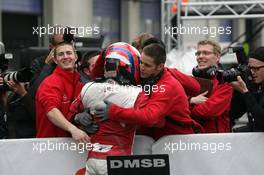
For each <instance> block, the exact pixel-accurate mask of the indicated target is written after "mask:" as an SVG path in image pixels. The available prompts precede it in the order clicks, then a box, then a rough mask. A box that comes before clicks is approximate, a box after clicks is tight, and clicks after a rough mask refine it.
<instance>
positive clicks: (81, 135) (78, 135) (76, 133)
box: [69, 126, 90, 143]
mask: <svg viewBox="0 0 264 175" xmlns="http://www.w3.org/2000/svg"><path fill="white" fill-rule="evenodd" d="M69 131H70V133H71V135H72V138H73V139H74V140H76V141H78V142H83V143H89V142H90V137H89V136H88V135H87V134H86V133H85V132H84V131H82V130H80V129H78V128H77V127H75V126H73V127H72V128H70V129H69Z"/></svg>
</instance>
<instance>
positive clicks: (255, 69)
mask: <svg viewBox="0 0 264 175" xmlns="http://www.w3.org/2000/svg"><path fill="white" fill-rule="evenodd" d="M263 67H264V65H262V66H248V68H249V69H250V70H252V71H254V72H257V71H259V69H261V68H263Z"/></svg>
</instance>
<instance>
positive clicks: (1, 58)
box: [0, 42, 33, 90]
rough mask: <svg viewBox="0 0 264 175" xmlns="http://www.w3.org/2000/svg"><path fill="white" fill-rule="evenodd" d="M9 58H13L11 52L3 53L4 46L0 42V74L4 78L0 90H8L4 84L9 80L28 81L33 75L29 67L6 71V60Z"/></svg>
mask: <svg viewBox="0 0 264 175" xmlns="http://www.w3.org/2000/svg"><path fill="white" fill-rule="evenodd" d="M10 59H13V54H11V53H5V46H4V44H3V43H2V42H0V76H1V77H3V79H4V85H3V86H1V87H0V90H9V88H8V86H7V84H6V82H7V81H9V80H13V81H15V82H29V81H30V80H31V78H32V76H33V74H32V72H31V69H30V68H23V69H21V70H18V71H14V72H8V71H7V69H8V62H9V60H10Z"/></svg>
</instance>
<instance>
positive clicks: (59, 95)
mask: <svg viewBox="0 0 264 175" xmlns="http://www.w3.org/2000/svg"><path fill="white" fill-rule="evenodd" d="M76 60H77V56H76V53H75V51H74V48H73V46H72V45H71V44H69V43H66V42H62V43H60V44H59V45H57V46H56V48H55V50H54V62H55V63H56V64H57V67H56V69H55V70H54V72H53V73H52V74H51V75H50V76H48V77H47V78H46V79H45V80H44V81H43V82H42V83H41V85H40V87H39V88H38V91H37V94H36V127H37V137H66V136H69V135H70V134H71V136H72V137H73V138H74V139H75V140H78V141H89V137H88V135H87V134H86V133H85V132H83V131H82V130H80V129H78V128H77V127H75V126H74V125H73V124H72V123H71V118H68V117H66V116H67V113H68V112H69V107H70V104H71V103H72V102H73V100H74V99H75V98H76V97H77V96H78V94H79V93H80V91H81V88H82V86H83V85H82V84H81V83H80V75H79V73H78V72H76V71H75V62H76Z"/></svg>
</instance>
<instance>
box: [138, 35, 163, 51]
mask: <svg viewBox="0 0 264 175" xmlns="http://www.w3.org/2000/svg"><path fill="white" fill-rule="evenodd" d="M155 43H156V44H160V45H161V46H162V47H163V48H164V49H166V46H165V44H164V43H163V41H162V40H160V39H158V38H155V37H152V38H149V39H147V40H145V41H144V42H143V44H142V48H144V47H146V46H148V45H150V44H155Z"/></svg>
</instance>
